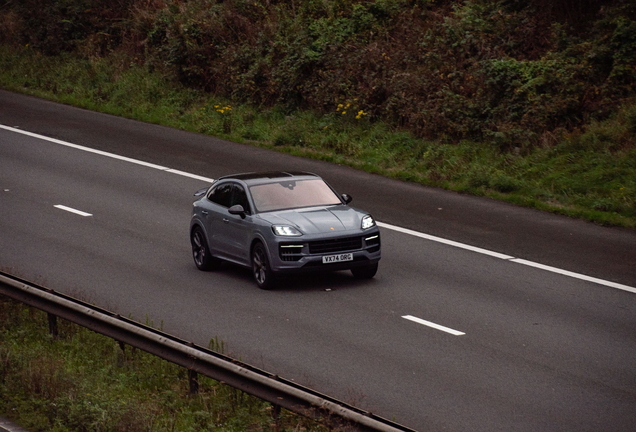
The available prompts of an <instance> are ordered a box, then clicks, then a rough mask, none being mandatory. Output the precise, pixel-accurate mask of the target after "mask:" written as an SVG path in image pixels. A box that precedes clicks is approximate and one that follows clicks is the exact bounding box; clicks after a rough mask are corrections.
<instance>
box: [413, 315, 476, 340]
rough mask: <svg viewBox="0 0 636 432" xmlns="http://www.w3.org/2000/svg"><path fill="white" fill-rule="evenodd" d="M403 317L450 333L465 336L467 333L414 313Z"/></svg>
mask: <svg viewBox="0 0 636 432" xmlns="http://www.w3.org/2000/svg"><path fill="white" fill-rule="evenodd" d="M402 318H404V319H407V320H409V321H413V322H416V323H418V324H422V325H425V326H428V327H431V328H434V329H436V330H441V331H443V332H446V333H450V334H452V335H454V336H463V335H465V334H466V333H464V332H460V331H458V330H453V329H452V328H448V327H444V326H441V325H439V324H435V323H433V322H430V321H426V320H423V319H421V318H417V317H414V316H412V315H404V316H403V317H402Z"/></svg>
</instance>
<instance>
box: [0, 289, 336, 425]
mask: <svg viewBox="0 0 636 432" xmlns="http://www.w3.org/2000/svg"><path fill="white" fill-rule="evenodd" d="M58 322H59V324H58V325H59V329H60V337H59V338H58V339H53V338H52V337H51V336H50V335H49V333H48V321H47V316H46V314H45V313H44V312H41V311H38V310H35V309H32V308H29V307H27V306H24V305H22V304H19V303H15V302H13V301H10V300H8V299H6V298H5V297H2V296H0V414H1V415H3V416H5V417H7V418H9V419H11V420H12V421H14V422H15V423H17V424H19V425H21V426H22V427H24V428H26V429H28V430H29V431H31V432H38V431H53V432H71V431H77V432H81V431H92V432H108V431H126V432H135V431H151V432H160V431H237V432H238V431H241V432H242V431H269V430H274V429H275V426H274V423H275V422H274V419H273V417H272V414H271V409H272V407H271V405H270V404H269V403H267V402H264V401H262V400H260V399H257V398H255V397H252V396H249V395H247V394H245V393H242V392H240V391H238V390H235V389H233V388H231V387H229V386H226V385H223V384H220V383H218V382H216V381H214V380H212V379H209V378H206V377H204V376H201V375H199V383H200V390H199V393H198V395H193V396H188V392H189V387H188V376H187V370H186V369H184V368H182V367H179V366H177V365H174V364H172V363H169V362H167V361H164V360H161V359H160V358H158V357H155V356H152V355H150V354H148V353H145V352H143V351H140V350H135V349H132V348H131V347H126V348H125V352H124V351H122V350H121V348H120V347H119V344H118V343H117V342H115V341H114V340H112V339H110V338H107V337H105V336H102V335H99V334H97V333H94V332H92V331H90V330H87V329H85V328H83V327H80V326H77V325H75V324H72V323H69V322H66V321H63V320H58ZM279 426H280V428H281V430H292V431H320V430H325V428H323V427H321V426H319V425H316V424H314V423H313V422H311V421H309V420H307V419H305V418H302V417H299V416H297V415H295V414H293V413H290V412H287V411H286V410H282V413H281V416H280V424H279Z"/></svg>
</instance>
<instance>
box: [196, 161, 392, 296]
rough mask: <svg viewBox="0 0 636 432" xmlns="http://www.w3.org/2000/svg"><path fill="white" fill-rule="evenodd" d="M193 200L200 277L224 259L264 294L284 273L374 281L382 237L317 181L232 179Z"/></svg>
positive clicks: (279, 175) (284, 175) (256, 176)
mask: <svg viewBox="0 0 636 432" xmlns="http://www.w3.org/2000/svg"><path fill="white" fill-rule="evenodd" d="M195 196H196V197H197V199H196V200H195V201H194V204H193V206H194V207H193V209H192V218H191V221H190V242H191V244H192V255H193V257H194V263H195V264H196V266H197V268H199V269H200V270H215V269H217V268H218V267H219V265H220V263H221V262H222V261H224V260H225V261H230V262H233V263H236V264H240V265H243V266H246V267H250V268H251V269H252V274H253V276H254V280H255V281H256V284H257V285H258V286H259V287H260V288H262V289H270V288H272V287H273V286H274V284H275V281H276V278H277V276H278V275H280V274H284V273H294V272H304V271H335V270H351V273H352V274H353V275H354V276H355V277H358V278H372V277H373V276H375V274H376V271H377V269H378V262H379V261H380V230H379V229H378V227H377V225H376V223H375V221H374V219H373V217H372V216H371V215H370V214H369V213H367V212H364V211H362V210H358V209H354V208H352V207H349V206H348V205H347V204H349V202H351V197H349V196H348V195H346V194H343V195H338V194H337V193H336V192H335V190H334V189H333V188H332V187H331V186H329V185H328V184H327V183H326V182H325V181H324V180H323V179H322V178H320V177H319V176H317V175H315V174H312V173H306V172H263V173H246V174H237V175H230V176H225V177H221V178H219V179H217V180H215V181H214V183H213V184H212V186H210V187H209V188H206V189H202V190H200V191H198V192H197V193H195Z"/></svg>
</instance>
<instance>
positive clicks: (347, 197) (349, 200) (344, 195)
mask: <svg viewBox="0 0 636 432" xmlns="http://www.w3.org/2000/svg"><path fill="white" fill-rule="evenodd" d="M340 196H341V197H342V200H343V201H344V202H345V204H349V203H350V202H351V200H352V199H353V198H352V197H351V196H350V195H347V194H342V195H340Z"/></svg>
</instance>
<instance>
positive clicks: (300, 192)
mask: <svg viewBox="0 0 636 432" xmlns="http://www.w3.org/2000/svg"><path fill="white" fill-rule="evenodd" d="M250 192H251V193H252V199H253V200H254V205H255V206H256V210H257V211H259V212H268V211H274V210H284V209H292V208H299V207H312V206H323V205H336V204H341V201H340V199H339V198H338V196H337V195H336V194H335V193H334V191H333V190H331V188H330V187H329V186H328V185H327V184H326V183H325V182H324V181H322V180H320V179H315V180H314V179H311V180H293V181H292V180H284V181H280V182H277V183H267V184H262V185H255V186H250Z"/></svg>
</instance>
